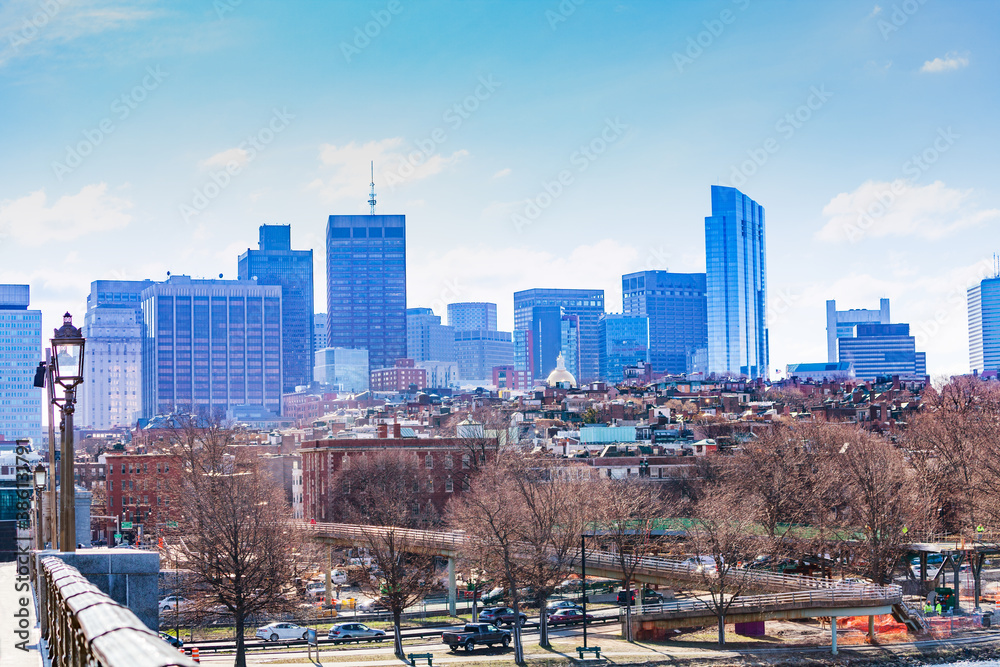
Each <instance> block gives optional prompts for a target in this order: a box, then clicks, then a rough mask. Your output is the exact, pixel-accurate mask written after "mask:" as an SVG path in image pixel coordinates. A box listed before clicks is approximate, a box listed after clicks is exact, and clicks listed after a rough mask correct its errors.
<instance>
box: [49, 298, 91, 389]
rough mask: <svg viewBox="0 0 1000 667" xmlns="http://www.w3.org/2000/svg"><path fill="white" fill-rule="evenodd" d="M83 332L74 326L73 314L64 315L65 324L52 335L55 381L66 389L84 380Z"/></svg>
mask: <svg viewBox="0 0 1000 667" xmlns="http://www.w3.org/2000/svg"><path fill="white" fill-rule="evenodd" d="M83 344H84V338H83V334H82V333H81V332H80V330H79V329H77V328H76V327H74V326H73V316H72V315H70V314H69V313H66V314H65V315H63V325H62V326H61V327H59V328H58V329H56V331H55V334H54V335H53V337H52V364H53V367H52V371H53V375H54V377H55V381H56V382H57V383H58V384H60V385H62V386H63V388H65V389H72V388H74V387H76V386H77V385H78V384H80V383H81V382H83Z"/></svg>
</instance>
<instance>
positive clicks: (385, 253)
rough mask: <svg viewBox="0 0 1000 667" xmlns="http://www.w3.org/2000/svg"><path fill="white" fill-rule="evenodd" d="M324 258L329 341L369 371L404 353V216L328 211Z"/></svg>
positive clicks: (385, 365) (389, 364)
mask: <svg viewBox="0 0 1000 667" xmlns="http://www.w3.org/2000/svg"><path fill="white" fill-rule="evenodd" d="M326 258H327V262H326V275H327V309H326V313H327V316H326V331H327V345H328V346H329V347H347V348H362V349H365V350H368V363H369V365H370V367H371V368H372V369H375V368H388V367H390V366H392V365H393V364H394V363H395V361H396V359H402V358H404V357H406V216H403V215H331V216H330V219H329V222H328V223H327V228H326Z"/></svg>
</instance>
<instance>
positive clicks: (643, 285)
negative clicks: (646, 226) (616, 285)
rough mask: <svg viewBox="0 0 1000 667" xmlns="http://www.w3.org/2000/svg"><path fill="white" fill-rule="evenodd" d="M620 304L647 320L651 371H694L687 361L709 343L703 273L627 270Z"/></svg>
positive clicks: (675, 373) (677, 373)
mask: <svg viewBox="0 0 1000 667" xmlns="http://www.w3.org/2000/svg"><path fill="white" fill-rule="evenodd" d="M622 304H623V310H624V314H625V315H631V316H635V317H645V318H648V320H649V363H650V365H651V366H652V367H653V371H654V372H656V373H670V374H671V375H680V374H683V373H693V372H695V369H694V368H690V367H689V364H688V360H689V358H691V357H692V356H694V355H695V354H696V353H697V352H698V351H703V350H705V348H706V346H707V345H708V314H707V305H706V304H707V301H706V298H705V274H704V273H669V272H667V271H639V272H637V273H628V274H626V275H624V276H622Z"/></svg>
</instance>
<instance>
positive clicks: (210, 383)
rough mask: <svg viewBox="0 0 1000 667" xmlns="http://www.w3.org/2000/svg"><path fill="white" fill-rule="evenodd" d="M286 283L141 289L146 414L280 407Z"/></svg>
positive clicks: (184, 282) (178, 279)
mask: <svg viewBox="0 0 1000 667" xmlns="http://www.w3.org/2000/svg"><path fill="white" fill-rule="evenodd" d="M281 293H282V288H281V286H280V285H261V284H259V283H258V282H256V281H253V280H192V279H191V277H190V276H171V277H170V278H169V279H168V280H167V281H166V282H162V283H153V284H152V285H151V286H149V287H147V288H146V289H144V290H143V291H142V312H143V319H144V337H143V345H142V413H143V416H144V417H153V416H155V415H158V414H169V413H172V412H185V413H195V414H203V415H205V416H208V417H213V418H217V417H222V418H225V417H227V416H228V415H231V414H232V413H233V410H234V409H236V408H242V407H244V406H251V407H261V408H264V409H266V410H267V411H269V412H270V413H272V414H274V415H277V414H279V412H280V410H281V394H282V386H283V385H282V381H281V348H282V345H281V332H282V319H281Z"/></svg>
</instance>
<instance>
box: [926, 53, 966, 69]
mask: <svg viewBox="0 0 1000 667" xmlns="http://www.w3.org/2000/svg"><path fill="white" fill-rule="evenodd" d="M968 65H969V58H968V56H962V55H959V54H957V53H954V52H953V53H947V54H945V57H944V58H935V59H934V60H928V61H927V62H925V63H924V65H923V67H921V68H920V71H921V72H927V73H932V74H933V73H937V72H948V71H950V70H954V69H962V68H963V67H967V66H968Z"/></svg>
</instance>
